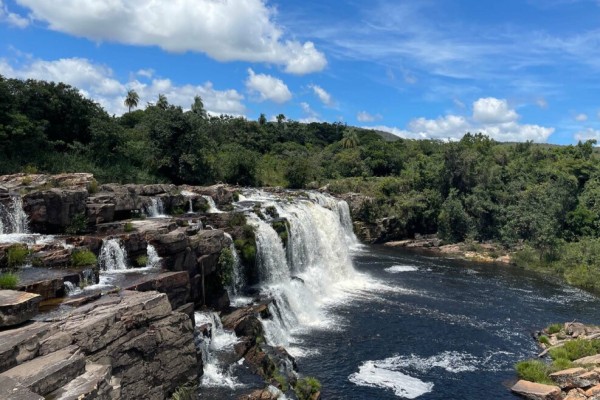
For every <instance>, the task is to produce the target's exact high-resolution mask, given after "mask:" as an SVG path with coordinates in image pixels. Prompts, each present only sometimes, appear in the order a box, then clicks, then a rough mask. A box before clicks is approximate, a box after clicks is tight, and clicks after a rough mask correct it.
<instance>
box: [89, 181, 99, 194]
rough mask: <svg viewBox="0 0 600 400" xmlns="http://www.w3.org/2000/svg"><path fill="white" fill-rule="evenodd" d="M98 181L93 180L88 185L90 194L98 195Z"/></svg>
mask: <svg viewBox="0 0 600 400" xmlns="http://www.w3.org/2000/svg"><path fill="white" fill-rule="evenodd" d="M98 190H99V188H98V181H97V180H95V179H92V180H91V181H90V183H89V185H88V192H89V193H90V194H94V193H98Z"/></svg>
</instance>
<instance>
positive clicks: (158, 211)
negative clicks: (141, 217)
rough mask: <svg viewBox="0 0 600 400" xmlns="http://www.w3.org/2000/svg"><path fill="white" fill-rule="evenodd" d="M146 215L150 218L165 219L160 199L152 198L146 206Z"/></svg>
mask: <svg viewBox="0 0 600 400" xmlns="http://www.w3.org/2000/svg"><path fill="white" fill-rule="evenodd" d="M146 214H148V216H149V217H150V218H165V217H168V215H166V214H165V207H164V205H163V202H162V199H161V198H160V197H152V198H151V199H150V204H149V205H146Z"/></svg>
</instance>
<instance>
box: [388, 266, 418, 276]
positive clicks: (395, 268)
mask: <svg viewBox="0 0 600 400" xmlns="http://www.w3.org/2000/svg"><path fill="white" fill-rule="evenodd" d="M418 270H419V268H417V267H415V266H413V265H393V266H391V267H389V268H386V269H384V271H385V272H389V273H390V274H398V273H401V272H413V271H418Z"/></svg>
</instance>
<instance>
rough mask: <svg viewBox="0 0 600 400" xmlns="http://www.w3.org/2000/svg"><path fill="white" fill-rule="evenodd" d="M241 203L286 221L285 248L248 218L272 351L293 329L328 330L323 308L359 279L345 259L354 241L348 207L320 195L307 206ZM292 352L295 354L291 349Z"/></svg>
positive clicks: (253, 195)
mask: <svg viewBox="0 0 600 400" xmlns="http://www.w3.org/2000/svg"><path fill="white" fill-rule="evenodd" d="M245 200H246V201H254V202H258V203H260V204H261V206H262V207H263V208H266V207H275V209H276V210H277V213H278V214H279V217H280V218H283V219H284V220H285V221H287V233H288V238H287V241H286V246H284V243H283V242H282V240H281V238H280V237H279V235H278V233H277V232H276V231H275V230H274V229H273V227H272V226H271V224H270V223H267V222H265V221H263V220H261V219H260V218H259V217H257V216H256V215H255V214H253V213H249V214H248V223H249V224H251V225H252V226H253V227H254V230H255V236H256V247H257V266H258V272H259V279H260V287H261V292H262V293H263V295H265V296H267V297H270V298H272V299H273V302H272V304H271V305H270V307H269V308H270V311H271V315H272V317H271V318H270V319H264V320H263V321H262V322H263V326H264V328H265V335H266V337H267V341H268V342H269V343H270V344H272V345H283V346H289V345H290V344H294V343H295V339H294V332H295V331H297V330H298V329H300V330H302V329H303V328H305V327H325V326H328V325H330V321H328V320H327V318H328V317H327V314H326V313H325V311H324V308H323V306H324V305H325V304H326V303H328V302H330V301H332V300H335V299H337V298H339V297H340V296H346V295H347V292H346V291H345V289H350V285H349V283H355V282H356V281H357V279H356V278H358V277H360V275H359V274H357V273H356V272H355V270H354V267H353V265H352V261H351V259H350V253H351V251H350V246H352V245H353V244H354V243H358V241H356V238H355V236H354V233H353V232H352V225H351V222H350V224H348V223H347V221H346V218H348V219H349V212H347V210H348V208H347V204H346V203H345V202H340V201H338V200H336V199H334V198H331V197H328V196H325V195H321V194H317V195H314V197H312V198H311V200H306V199H301V198H298V199H296V200H294V201H281V200H279V199H277V198H275V197H273V196H270V195H269V194H265V193H262V192H248V193H246V199H245ZM263 214H268V213H263ZM286 247H287V249H286ZM291 351H292V353H296V354H298V352H297V349H295V348H293V347H292V348H291Z"/></svg>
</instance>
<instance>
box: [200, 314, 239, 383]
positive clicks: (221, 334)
mask: <svg viewBox="0 0 600 400" xmlns="http://www.w3.org/2000/svg"><path fill="white" fill-rule="evenodd" d="M194 318H195V320H196V326H197V327H200V326H203V325H207V324H208V325H210V336H209V337H201V338H200V343H199V347H200V351H201V353H202V362H203V368H204V374H203V375H202V380H201V381H200V384H201V385H202V386H205V387H225V388H230V389H235V388H236V387H239V386H241V385H240V383H238V382H237V380H236V379H235V377H234V376H233V374H232V372H231V368H232V367H233V366H229V367H228V366H225V365H223V364H222V363H221V362H220V361H219V356H220V355H221V354H223V353H227V352H232V351H234V346H235V344H236V343H238V338H237V336H236V335H235V333H234V332H230V331H226V330H225V329H223V324H222V323H221V319H220V318H219V316H218V315H217V314H215V313H212V312H196V313H195V314H194Z"/></svg>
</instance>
